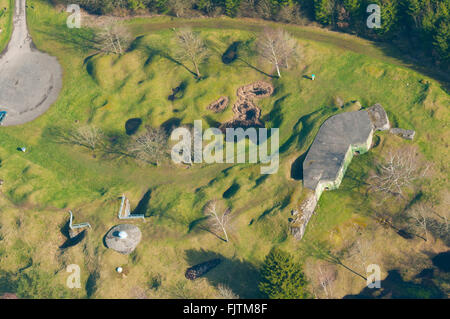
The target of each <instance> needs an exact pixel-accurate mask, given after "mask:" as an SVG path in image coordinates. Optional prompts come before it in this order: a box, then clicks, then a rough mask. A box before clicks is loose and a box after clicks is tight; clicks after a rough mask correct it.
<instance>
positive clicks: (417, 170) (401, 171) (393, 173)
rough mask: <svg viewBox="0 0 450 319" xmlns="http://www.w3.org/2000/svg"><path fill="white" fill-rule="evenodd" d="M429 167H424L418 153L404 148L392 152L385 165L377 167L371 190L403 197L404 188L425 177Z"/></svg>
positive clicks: (409, 148)
mask: <svg viewBox="0 0 450 319" xmlns="http://www.w3.org/2000/svg"><path fill="white" fill-rule="evenodd" d="M428 170H429V165H424V164H423V163H422V162H421V160H420V157H419V154H418V152H417V151H416V150H415V149H413V148H411V147H407V148H402V149H399V150H396V151H394V152H391V153H390V154H389V155H388V157H387V159H386V161H385V162H384V163H379V164H378V165H377V171H376V173H375V174H373V175H372V176H371V177H370V178H369V184H370V185H371V189H373V190H375V191H380V192H385V193H388V194H392V195H400V196H401V197H403V191H404V188H406V187H408V186H411V185H412V184H413V183H414V181H416V180H418V179H420V178H423V177H425V175H426V173H427V172H428Z"/></svg>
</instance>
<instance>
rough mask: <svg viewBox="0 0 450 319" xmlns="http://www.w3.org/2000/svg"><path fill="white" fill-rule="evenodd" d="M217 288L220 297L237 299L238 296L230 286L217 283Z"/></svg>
mask: <svg viewBox="0 0 450 319" xmlns="http://www.w3.org/2000/svg"><path fill="white" fill-rule="evenodd" d="M217 290H218V292H219V296H220V298H223V299H239V296H238V295H236V294H235V293H234V292H233V290H231V288H230V287H228V286H225V285H224V284H219V285H218V286H217Z"/></svg>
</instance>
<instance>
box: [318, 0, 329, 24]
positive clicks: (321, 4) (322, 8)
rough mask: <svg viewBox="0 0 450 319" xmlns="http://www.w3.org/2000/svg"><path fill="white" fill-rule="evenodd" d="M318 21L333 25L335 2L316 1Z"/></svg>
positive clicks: (327, 0) (326, 0)
mask: <svg viewBox="0 0 450 319" xmlns="http://www.w3.org/2000/svg"><path fill="white" fill-rule="evenodd" d="M314 13H315V17H316V20H317V21H318V22H320V23H322V24H325V25H328V24H331V22H332V20H333V0H314Z"/></svg>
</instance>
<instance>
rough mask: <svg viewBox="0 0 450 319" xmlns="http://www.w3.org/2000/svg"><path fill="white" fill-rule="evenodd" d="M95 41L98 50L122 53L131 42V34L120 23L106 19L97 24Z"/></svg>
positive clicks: (108, 52) (107, 52)
mask: <svg viewBox="0 0 450 319" xmlns="http://www.w3.org/2000/svg"><path fill="white" fill-rule="evenodd" d="M96 42H97V43H98V50H99V51H101V52H103V53H106V54H118V55H122V54H124V53H125V51H126V50H127V48H128V46H129V45H130V43H131V36H130V34H129V33H128V32H127V30H126V29H125V27H123V26H122V25H120V24H117V23H114V22H113V21H112V20H106V21H105V22H103V23H102V24H101V25H100V26H99V31H98V33H97V37H96Z"/></svg>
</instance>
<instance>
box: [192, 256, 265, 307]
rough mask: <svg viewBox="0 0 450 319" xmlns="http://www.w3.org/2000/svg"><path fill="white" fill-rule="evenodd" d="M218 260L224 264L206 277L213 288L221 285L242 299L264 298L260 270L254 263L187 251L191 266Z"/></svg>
mask: <svg viewBox="0 0 450 319" xmlns="http://www.w3.org/2000/svg"><path fill="white" fill-rule="evenodd" d="M216 258H218V259H221V260H222V262H221V263H220V264H219V265H218V266H217V267H216V268H214V269H212V270H211V271H209V272H208V273H206V274H205V275H204V277H205V278H206V279H208V281H209V282H210V283H211V284H212V285H213V286H215V287H217V286H218V285H219V284H222V285H225V286H228V287H229V288H230V289H231V290H232V291H233V292H234V293H235V294H237V295H239V297H240V298H262V297H263V296H262V295H261V293H260V292H259V290H258V283H259V280H260V277H259V270H258V268H257V267H256V266H255V265H253V264H252V263H250V262H247V261H245V260H240V259H237V258H226V257H224V256H223V255H221V254H219V253H216V252H213V251H205V250H194V249H190V250H187V251H186V260H187V262H188V264H189V265H190V266H193V265H197V264H200V263H202V262H205V261H208V260H211V259H216Z"/></svg>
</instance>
